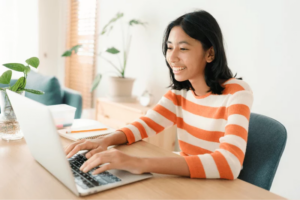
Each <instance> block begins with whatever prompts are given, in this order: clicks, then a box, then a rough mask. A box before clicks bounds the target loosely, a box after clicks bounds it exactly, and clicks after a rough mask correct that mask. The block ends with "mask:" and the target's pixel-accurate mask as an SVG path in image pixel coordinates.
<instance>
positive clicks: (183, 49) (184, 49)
mask: <svg viewBox="0 0 300 200" xmlns="http://www.w3.org/2000/svg"><path fill="white" fill-rule="evenodd" d="M180 50H182V51H186V50H188V49H186V48H180Z"/></svg>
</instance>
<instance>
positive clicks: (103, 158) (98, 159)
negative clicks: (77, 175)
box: [80, 153, 111, 173]
mask: <svg viewBox="0 0 300 200" xmlns="http://www.w3.org/2000/svg"><path fill="white" fill-rule="evenodd" d="M109 162H111V161H110V157H109V156H107V154H105V153H102V154H101V153H98V154H95V155H94V156H92V158H91V159H89V160H88V161H86V163H84V165H82V166H81V168H80V170H82V171H83V172H84V173H86V172H88V171H90V170H91V169H93V168H94V167H97V166H99V165H101V164H104V163H109Z"/></svg>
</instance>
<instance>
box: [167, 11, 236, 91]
mask: <svg viewBox="0 0 300 200" xmlns="http://www.w3.org/2000/svg"><path fill="white" fill-rule="evenodd" d="M175 26H180V27H181V28H182V29H183V30H184V32H185V33H186V34H187V35H189V36H190V37H191V38H194V39H196V40H198V41H200V42H201V44H202V47H203V49H204V51H206V50H208V49H209V48H210V47H213V49H214V51H215V57H214V60H213V61H212V62H210V63H207V64H206V66H205V73H204V75H205V82H206V84H207V85H208V86H209V87H210V89H209V90H208V91H207V92H212V93H213V94H222V91H223V90H224V88H223V87H222V86H221V84H220V82H219V81H220V80H228V79H230V78H233V75H232V72H231V70H230V69H229V67H228V65H227V59H226V54H225V50H224V46H223V36H222V32H221V29H220V27H219V25H218V22H217V21H216V20H215V18H214V17H213V16H212V15H211V14H209V13H208V12H206V11H204V10H200V11H196V12H191V13H187V14H185V15H182V16H181V17H179V18H177V19H176V20H174V21H172V22H171V23H170V24H169V25H168V27H167V29H166V31H165V34H164V38H163V44H162V49H163V54H164V56H165V58H166V53H167V49H168V47H167V41H168V38H169V34H170V32H171V30H172V28H173V27H175ZM166 63H167V66H168V68H169V70H170V78H171V85H170V86H169V87H171V88H172V89H175V90H181V89H187V90H189V89H192V90H195V89H194V88H193V86H192V84H191V83H190V81H189V80H186V81H182V82H179V81H177V80H176V79H175V78H174V73H173V71H172V68H171V67H170V65H169V63H168V62H167V59H166ZM234 77H236V75H235V76H234ZM239 79H241V78H239Z"/></svg>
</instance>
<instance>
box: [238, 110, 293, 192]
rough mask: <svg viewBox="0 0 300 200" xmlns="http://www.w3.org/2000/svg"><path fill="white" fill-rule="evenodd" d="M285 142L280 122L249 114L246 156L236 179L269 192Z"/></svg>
mask: <svg viewBox="0 0 300 200" xmlns="http://www.w3.org/2000/svg"><path fill="white" fill-rule="evenodd" d="M286 140H287V132H286V129H285V127H284V126H283V125H282V124H281V123H280V122H278V121H276V120H274V119H272V118H270V117H266V116H263V115H259V114H255V113H251V116H250V122H249V131H248V142H247V149H246V155H245V160H244V164H243V169H242V171H241V173H240V175H239V177H238V178H239V179H241V180H244V181H246V182H249V183H251V184H254V185H256V186H259V187H261V188H264V189H266V190H270V188H271V185H272V182H273V179H274V176H275V173H276V170H277V167H278V164H279V161H280V158H281V156H282V153H283V151H284V148H285V144H286Z"/></svg>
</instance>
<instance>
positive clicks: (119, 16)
mask: <svg viewBox="0 0 300 200" xmlns="http://www.w3.org/2000/svg"><path fill="white" fill-rule="evenodd" d="M123 16H124V14H123V13H120V12H118V13H117V14H116V16H115V17H114V18H112V19H111V20H110V21H109V22H108V23H107V24H106V25H105V26H104V27H103V29H102V31H101V35H103V34H105V33H106V28H107V27H108V26H109V25H111V24H112V23H114V22H116V21H117V20H118V19H120V18H121V17H123Z"/></svg>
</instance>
